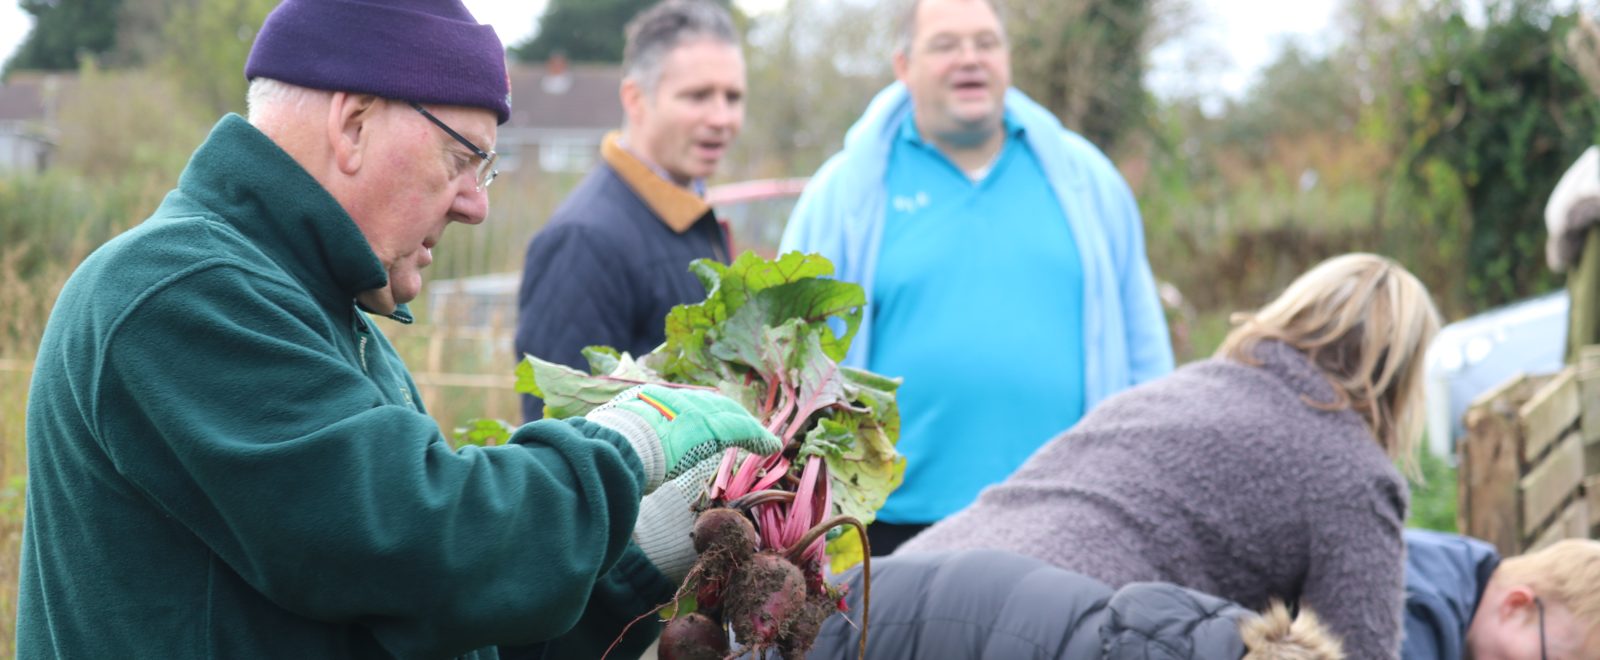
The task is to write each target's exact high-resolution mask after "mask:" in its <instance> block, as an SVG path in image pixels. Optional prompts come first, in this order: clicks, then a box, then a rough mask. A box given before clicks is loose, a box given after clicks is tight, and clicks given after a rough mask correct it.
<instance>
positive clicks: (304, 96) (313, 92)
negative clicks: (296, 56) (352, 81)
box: [244, 78, 332, 128]
mask: <svg viewBox="0 0 1600 660" xmlns="http://www.w3.org/2000/svg"><path fill="white" fill-rule="evenodd" d="M328 96H332V94H331V93H330V92H325V91H322V90H320V89H311V88H308V87H301V86H299V85H292V84H289V83H286V82H283V81H281V80H273V79H272V78H256V79H254V80H251V81H250V90H249V91H248V92H246V93H245V98H244V105H245V108H246V110H245V117H246V118H247V120H248V121H249V122H250V123H251V124H252V125H254V126H256V127H258V128H259V127H261V126H262V125H263V124H264V123H266V122H269V121H272V117H273V116H274V115H276V114H277V113H278V112H280V111H283V110H288V111H291V112H296V111H299V110H301V109H302V108H304V107H305V105H306V102H307V101H314V100H322V99H323V98H325V97H328Z"/></svg>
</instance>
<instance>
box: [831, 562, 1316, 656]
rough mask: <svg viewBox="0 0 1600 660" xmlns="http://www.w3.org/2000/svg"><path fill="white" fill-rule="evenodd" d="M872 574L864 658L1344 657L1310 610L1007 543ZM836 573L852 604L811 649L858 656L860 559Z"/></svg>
mask: <svg viewBox="0 0 1600 660" xmlns="http://www.w3.org/2000/svg"><path fill="white" fill-rule="evenodd" d="M872 574H873V577H872V594H871V599H872V600H871V612H870V619H869V621H868V627H867V654H866V657H869V658H873V660H902V659H903V660H910V659H912V658H917V659H922V660H927V659H946V658H948V659H952V660H956V659H972V660H977V659H991V658H992V659H995V660H1026V659H1029V658H1038V659H1044V658H1057V659H1060V660H1101V659H1106V660H1119V659H1129V660H1132V659H1135V658H1137V659H1139V660H1157V659H1160V660H1190V659H1193V660H1214V659H1226V660H1236V659H1238V658H1250V659H1251V660H1256V659H1260V660H1266V659H1268V658H1272V659H1279V660H1282V659H1289V658H1296V659H1298V658H1304V659H1305V660H1331V659H1335V658H1341V657H1343V655H1342V653H1341V651H1340V650H1339V644H1338V641H1337V640H1335V639H1334V638H1332V637H1331V636H1330V635H1328V634H1327V633H1326V632H1325V631H1323V630H1322V628H1321V627H1320V625H1319V624H1317V623H1316V622H1315V617H1314V616H1307V615H1306V614H1305V613H1302V614H1301V616H1300V617H1299V619H1296V620H1295V621H1294V622H1293V623H1292V625H1291V624H1290V623H1289V620H1288V617H1287V612H1286V611H1282V609H1281V608H1279V609H1280V611H1279V612H1276V613H1274V614H1269V615H1268V616H1266V617H1261V616H1257V615H1256V614H1254V613H1252V612H1251V611H1249V610H1247V609H1244V608H1242V607H1240V606H1238V605H1236V604H1234V603H1232V602H1229V601H1226V600H1223V599H1221V598H1217V597H1215V596H1211V595H1208V594H1204V593H1200V592H1198V591H1193V590H1190V589H1185V588H1183V587H1179V586H1176V585H1172V584H1167V583H1157V582H1141V583H1135V584H1130V585H1127V586H1125V587H1123V588H1121V589H1116V590H1113V589H1112V588H1111V587H1109V586H1106V584H1105V583H1103V582H1100V581H1099V580H1095V579H1093V578H1090V577H1087V576H1085V575H1082V574H1080V573H1073V572H1071V571H1066V570H1062V569H1060V568H1056V567H1054V566H1051V565H1050V564H1048V563H1045V562H1043V561H1040V560H1037V559H1033V558H1031V557H1027V556H1024V555H1019V554H1016V553H1012V552H1006V551H1002V550H964V551H951V552H916V553H900V554H895V555H892V556H889V557H880V558H877V559H874V560H872ZM837 582H839V583H842V584H846V585H848V589H849V591H848V594H847V596H846V602H847V604H848V605H849V612H850V613H849V614H848V615H847V616H834V617H831V618H829V619H828V620H827V622H826V623H824V625H823V628H822V633H821V634H820V635H818V636H817V641H816V644H815V646H813V647H812V649H811V652H810V653H809V654H808V655H807V656H806V657H807V658H809V659H811V660H835V659H837V660H844V659H846V658H852V659H853V658H856V657H857V655H858V652H859V643H860V635H861V627H860V624H859V619H860V615H861V613H862V602H861V601H862V595H863V593H864V590H863V589H862V582H861V569H860V568H859V567H858V568H856V569H853V570H851V571H849V572H846V573H844V574H843V575H842V576H840V577H839V579H838V580H837ZM1246 640H1250V643H1249V646H1248V647H1247V643H1246ZM1247 652H1248V653H1249V655H1246V653H1247Z"/></svg>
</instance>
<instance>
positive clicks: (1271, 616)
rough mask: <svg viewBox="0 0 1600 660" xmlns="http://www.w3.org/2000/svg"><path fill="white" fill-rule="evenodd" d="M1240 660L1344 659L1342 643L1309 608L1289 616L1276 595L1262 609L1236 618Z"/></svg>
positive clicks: (1287, 610)
mask: <svg viewBox="0 0 1600 660" xmlns="http://www.w3.org/2000/svg"><path fill="white" fill-rule="evenodd" d="M1239 638H1240V640H1241V641H1243V642H1244V649H1245V654H1244V658H1243V659H1242V660H1343V659H1344V645H1343V644H1341V643H1340V642H1339V636H1338V635H1335V634H1333V632H1332V631H1330V630H1328V629H1327V627H1326V626H1324V625H1322V621H1321V620H1320V619H1318V618H1317V615H1316V613H1315V612H1312V611H1311V610H1310V608H1301V610H1300V615H1299V616H1293V617H1291V616H1289V608H1288V607H1285V606H1284V604H1283V601H1280V600H1278V599H1276V598H1274V599H1273V600H1272V605H1271V606H1270V607H1268V608H1267V610H1266V611H1265V612H1262V613H1261V614H1259V615H1256V616H1251V617H1246V618H1244V619H1242V620H1240V621H1239Z"/></svg>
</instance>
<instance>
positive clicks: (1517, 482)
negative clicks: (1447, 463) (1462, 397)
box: [1457, 347, 1600, 556]
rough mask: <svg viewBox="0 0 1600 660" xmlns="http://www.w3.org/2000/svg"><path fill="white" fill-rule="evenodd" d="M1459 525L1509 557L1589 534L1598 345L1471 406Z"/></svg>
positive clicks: (1597, 428)
mask: <svg viewBox="0 0 1600 660" xmlns="http://www.w3.org/2000/svg"><path fill="white" fill-rule="evenodd" d="M1466 426H1467V434H1466V436H1465V437H1463V438H1462V439H1461V441H1460V442H1459V443H1458V444H1457V450H1458V452H1459V453H1460V456H1459V458H1460V472H1459V481H1458V484H1459V493H1458V494H1459V498H1460V499H1459V506H1458V508H1457V523H1458V526H1459V528H1460V529H1461V531H1462V532H1463V533H1466V534H1468V535H1471V536H1476V537H1478V538H1481V539H1484V540H1486V541H1489V542H1490V543H1493V544H1494V545H1495V547H1497V548H1499V550H1500V552H1501V554H1503V555H1506V556H1510V555H1514V554H1519V553H1522V552H1526V551H1529V550H1536V549H1538V548H1541V547H1544V546H1545V545H1548V544H1550V543H1553V542H1555V541H1557V540H1559V539H1563V538H1570V537H1585V536H1588V537H1594V536H1596V531H1597V530H1596V529H1595V528H1594V527H1593V525H1594V524H1595V523H1597V522H1600V347H1591V348H1590V349H1589V350H1586V351H1585V353H1584V355H1583V358H1582V359H1581V360H1580V361H1579V363H1578V364H1577V365H1575V366H1572V367H1568V368H1567V369H1565V370H1562V371H1561V372H1558V373H1556V374H1550V375H1519V376H1517V377H1515V378H1512V379H1511V380H1509V381H1507V382H1506V383H1504V384H1502V385H1501V386H1500V387H1498V388H1495V389H1494V390H1491V391H1490V392H1487V393H1485V394H1484V395H1483V396H1481V397H1479V398H1478V399H1477V400H1476V401H1473V402H1472V404H1471V406H1469V407H1468V409H1467V418H1466Z"/></svg>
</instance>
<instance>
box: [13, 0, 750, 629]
mask: <svg viewBox="0 0 1600 660" xmlns="http://www.w3.org/2000/svg"><path fill="white" fill-rule="evenodd" d="M504 57H505V55H504V50H503V49H502V47H501V44H500V41H499V39H498V38H497V37H496V36H495V34H494V31H493V30H492V29H491V28H489V27H487V26H484V25H480V24H478V22H477V21H476V20H474V19H473V18H472V16H471V14H470V13H468V11H467V10H466V8H465V7H464V6H462V4H461V3H460V1H459V0H386V2H384V3H377V2H367V1H362V0H286V1H285V2H284V3H283V4H282V5H280V6H279V7H278V8H277V9H276V10H274V12H273V13H272V15H271V16H269V18H268V19H267V21H266V24H265V25H264V26H263V27H262V30H261V32H260V34H259V36H258V37H257V39H256V42H255V45H254V46H253V48H252V50H251V54H250V59H249V62H248V64H247V65H246V67H245V74H246V76H247V77H248V78H249V79H250V80H251V87H250V98H249V102H250V103H249V105H250V112H249V115H250V116H249V119H248V120H246V119H244V118H240V117H238V116H234V115H230V116H227V117H224V118H223V119H222V120H221V121H220V122H218V123H217V125H216V127H215V128H214V129H213V130H212V132H211V135H210V136H209V137H208V138H207V139H206V141H205V143H204V144H202V145H201V146H200V147H199V149H198V150H197V151H196V152H195V154H194V156H193V158H192V159H191V160H190V162H189V165H188V168H187V169H186V170H185V171H184V173H183V175H182V177H181V178H180V179H179V181H178V186H177V188H176V189H175V190H173V191H172V192H171V194H169V195H168V196H167V198H166V200H165V201H164V202H163V203H162V204H161V206H160V208H158V209H156V211H155V213H154V214H153V215H152V216H151V217H150V218H149V219H148V220H146V221H145V222H144V223H143V224H141V225H140V226H139V227H137V228H135V229H133V230H131V231H129V232H127V233H125V234H123V235H121V236H119V237H118V238H116V239H115V240H113V241H111V242H109V243H107V244H106V245H105V246H103V247H101V248H100V249H99V250H97V251H96V252H95V253H94V254H93V255H91V256H90V257H89V258H88V259H87V260H86V261H85V262H84V263H83V265H82V266H81V267H80V268H79V269H78V271H77V273H75V274H74V275H73V277H72V278H71V280H70V281H69V282H68V283H67V285H66V287H65V289H64V290H63V291H62V292H61V296H60V299H59V300H58V302H57V304H56V306H55V309H54V310H53V311H52V313H51V318H50V321H49V325H48V326H47V328H46V330H45V334H44V338H43V342H42V344H41V346H40V350H39V357H38V363H37V367H36V369H35V371H34V376H33V382H32V385H31V387H32V389H31V392H30V395H29V408H28V418H27V427H28V473H29V474H28V478H29V480H28V498H27V502H28V504H27V507H28V508H27V522H26V527H25V531H24V535H23V536H24V538H23V544H22V560H21V574H20V584H21V588H20V591H21V593H20V601H19V605H18V617H17V652H18V656H19V657H24V658H40V657H63V658H302V659H303V658H443V657H452V656H455V657H478V658H493V657H495V651H494V649H493V648H492V647H493V646H494V645H497V644H526V643H530V642H537V641H547V642H549V644H550V646H549V650H550V652H549V653H548V654H547V657H551V656H561V657H598V656H599V655H600V653H601V652H602V651H603V650H604V649H605V648H606V646H607V645H608V644H610V643H611V642H612V640H614V639H616V638H618V637H619V635H621V633H622V629H623V627H624V626H625V625H626V624H627V623H628V622H629V621H631V620H633V619H634V618H635V617H637V616H639V615H640V614H642V613H645V612H648V611H650V610H651V609H652V608H653V607H654V606H655V605H657V604H659V603H661V602H663V601H666V600H668V599H669V598H671V595H672V593H673V587H674V584H673V583H674V581H675V580H677V579H680V578H681V577H682V576H683V575H684V573H686V572H687V569H688V566H689V565H690V564H691V563H692V562H693V560H694V550H693V548H692V547H691V544H690V542H689V539H688V533H689V529H690V524H691V521H692V513H691V512H690V511H689V508H688V505H687V502H688V499H689V497H690V496H692V495H693V494H694V493H696V492H698V491H699V490H700V489H701V488H702V487H703V486H704V484H705V483H706V481H707V480H708V479H709V474H710V473H711V472H713V471H714V470H715V460H714V459H712V458H711V457H713V456H716V455H718V454H720V453H721V452H723V451H724V450H725V449H726V448H729V447H741V448H744V449H748V450H751V451H755V452H760V453H770V452H772V451H776V450H777V448H778V442H777V439H776V438H774V437H772V435H771V434H769V433H767V432H766V431H765V430H764V429H762V428H761V427H760V425H759V424H758V423H757V422H756V421H755V420H754V419H753V418H751V417H750V416H749V415H748V414H746V413H745V412H744V411H743V410H742V409H740V408H739V407H738V405H737V404H734V403H733V402H732V401H729V400H727V399H725V398H722V397H720V396H717V395H715V394H710V393H704V392H689V391H679V390H672V389H666V388H661V387H646V388H643V389H636V390H631V391H629V392H627V393H625V394H624V395H622V396H619V397H618V398H617V399H616V400H614V401H613V402H612V403H611V404H609V405H607V406H604V407H602V408H601V409H600V410H597V411H596V412H594V413H591V414H590V415H589V416H588V417H587V418H584V419H568V420H546V421H542V422H537V423H534V424H529V425H527V426H523V427H521V428H519V429H517V430H516V432H515V433H514V434H513V436H512V437H511V439H510V442H509V443H508V444H505V445H503V446H495V447H465V448H462V449H459V450H455V449H452V448H451V447H450V446H449V444H447V443H446V442H445V439H444V438H443V437H442V436H441V435H440V433H439V429H438V426H437V424H436V423H435V422H434V421H433V420H432V419H430V418H429V417H428V416H427V414H426V413H425V411H424V410H423V409H422V404H421V399H420V397H419V396H418V393H417V389H416V386H415V384H414V383H413V382H412V379H411V376H410V375H409V374H408V373H407V372H406V369H405V367H404V365H402V364H401V362H400V360H399V357H398V355H396V353H395V351H394V349H393V348H392V347H391V346H390V344H389V343H388V341H386V340H385V339H384V336H383V333H382V332H380V331H379V329H378V324H377V323H375V322H374V321H373V319H372V316H376V317H386V318H387V319H388V320H392V321H397V322H400V323H407V322H409V321H410V316H409V314H408V312H407V310H406V307H405V303H406V302H407V301H409V300H411V299H413V298H414V297H415V296H416V295H417V294H418V292H419V290H420V287H421V269H422V268H423V267H425V266H427V265H428V264H429V263H430V262H431V261H432V253H431V250H432V248H433V247H434V246H435V245H436V244H437V243H438V242H439V240H440V237H441V235H442V234H443V232H444V229H445V227H446V226H447V225H449V224H450V223H451V222H462V223H465V224H477V223H479V222H482V221H483V219H484V218H485V216H486V215H487V213H488V196H487V191H486V189H487V187H488V185H489V183H490V182H491V181H492V180H493V179H494V166H493V165H494V152H493V151H492V145H493V144H494V140H495V131H496V126H497V125H498V124H500V123H504V122H505V121H506V119H507V118H508V117H509V116H510V105H509V90H508V89H507V87H508V83H507V80H508V79H507V77H506V71H505V59H504ZM369 315H370V316H369ZM641 499H642V503H641ZM655 630H656V629H655V626H654V625H652V624H650V623H649V622H646V623H645V624H644V625H643V626H642V627H638V626H636V627H635V628H634V630H633V631H632V632H630V633H629V634H628V636H627V637H626V638H624V639H622V640H621V644H620V645H619V654H620V655H633V654H637V653H638V652H639V651H641V650H642V648H643V647H644V646H645V645H647V644H648V643H649V642H650V640H651V639H652V638H653V637H654V634H655Z"/></svg>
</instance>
